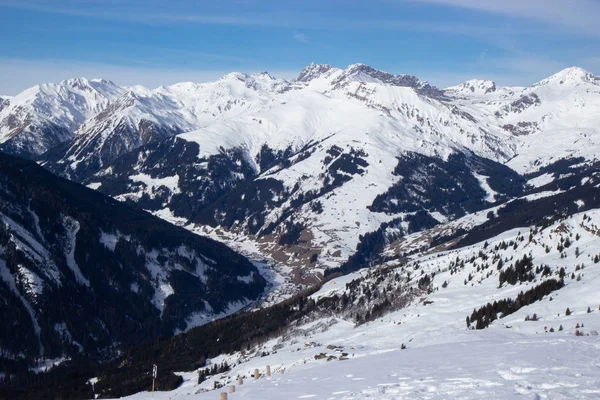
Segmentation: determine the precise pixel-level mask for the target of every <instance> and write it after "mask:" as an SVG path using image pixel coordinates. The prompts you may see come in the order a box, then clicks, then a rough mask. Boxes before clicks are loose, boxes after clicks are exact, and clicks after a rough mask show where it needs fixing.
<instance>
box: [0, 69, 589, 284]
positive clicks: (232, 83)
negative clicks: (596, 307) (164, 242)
mask: <svg viewBox="0 0 600 400" xmlns="http://www.w3.org/2000/svg"><path fill="white" fill-rule="evenodd" d="M50 88H52V89H50ZM81 93H85V95H83V94H81ZM599 95H600V80H599V78H597V77H596V76H594V75H593V74H591V73H589V72H587V71H584V70H582V69H580V68H576V67H573V68H568V69H566V70H563V71H560V72H559V73H557V74H555V75H553V76H551V77H549V78H547V79H544V80H542V81H540V82H538V83H536V84H534V85H532V86H530V87H501V86H498V85H496V84H495V83H494V82H491V81H478V80H472V81H467V82H465V83H463V84H461V85H458V86H455V87H451V88H447V89H444V90H440V89H437V88H435V87H432V86H431V85H429V84H428V83H427V82H423V81H420V80H419V79H418V78H416V77H413V76H408V75H392V74H388V73H385V72H382V71H379V70H376V69H374V68H372V67H369V66H367V65H363V64H354V65H351V66H349V67H348V68H346V69H339V68H335V67H331V66H329V65H317V64H311V65H309V66H307V67H306V68H304V69H303V70H302V71H301V73H300V74H299V76H298V78H297V79H295V80H292V81H286V80H282V79H276V78H274V77H272V76H270V75H269V74H268V73H260V74H255V75H246V74H241V73H232V74H228V75H226V76H224V77H223V78H221V79H220V80H218V81H216V82H211V83H203V84H194V83H181V84H176V85H173V86H168V87H160V88H158V89H155V90H149V89H146V88H142V87H127V88H120V87H117V86H115V85H114V84H113V83H111V82H109V81H103V80H92V81H86V80H83V79H79V80H68V81H64V82H62V83H60V84H58V85H41V86H39V87H37V88H34V89H30V90H28V91H26V92H24V93H23V94H20V95H18V96H15V97H14V98H11V99H9V100H8V102H9V104H8V106H5V107H4V110H3V111H2V112H1V114H0V116H1V118H2V120H5V121H8V120H11V121H15V120H18V121H19V122H18V123H16V122H15V123H14V124H13V125H15V126H19V128H18V129H20V132H22V133H18V134H14V135H13V136H11V138H10V139H8V140H6V141H5V142H4V143H3V144H2V146H3V147H2V148H3V149H4V150H5V151H8V152H13V153H15V154H21V155H24V154H25V155H29V156H32V157H35V158H36V159H37V160H38V162H40V163H41V165H43V166H45V167H46V168H48V169H49V170H51V171H52V172H54V173H56V174H58V175H60V176H63V177H66V178H68V179H72V180H74V181H76V182H80V183H83V184H85V185H88V186H89V187H92V188H94V189H96V190H99V191H101V192H103V193H105V194H108V195H110V196H112V197H114V198H117V199H119V200H124V201H129V202H132V203H136V204H138V205H140V206H142V207H143V208H144V209H146V210H149V211H151V212H153V213H157V214H159V215H161V216H162V217H163V218H167V219H169V220H171V221H178V223H180V224H183V225H186V226H187V227H188V228H189V229H192V230H197V231H200V232H202V233H204V234H209V235H212V236H213V237H214V238H217V239H219V240H222V241H225V242H227V243H230V244H234V243H237V244H236V245H237V246H238V248H239V249H241V250H245V251H254V252H255V253H257V254H259V255H266V256H268V258H272V259H275V260H276V261H279V262H284V263H286V264H287V265H290V266H292V267H293V268H294V269H295V270H298V271H301V272H298V274H297V275H298V279H297V280H298V281H303V279H304V277H305V278H306V279H307V280H308V281H311V280H313V281H314V279H313V278H314V277H315V276H317V277H318V276H319V275H322V274H323V273H324V271H325V270H326V269H327V268H335V267H337V266H339V265H340V264H342V263H344V262H345V261H346V260H348V258H349V257H350V256H351V255H353V254H354V253H355V252H356V249H357V245H359V243H360V241H361V237H364V236H365V235H368V234H369V233H372V232H375V231H377V230H378V229H383V228H382V227H384V228H385V229H387V230H390V226H393V227H394V229H395V231H396V235H403V234H407V233H411V232H413V231H415V230H420V229H422V228H423V227H430V226H432V225H435V224H438V223H440V222H445V221H447V220H451V219H454V218H457V217H460V216H462V215H464V214H465V213H468V212H473V211H477V210H479V209H482V208H485V207H486V206H488V205H490V204H494V203H495V202H499V201H502V200H505V199H507V198H510V197H511V196H516V195H519V194H523V190H524V186H525V182H524V179H523V176H524V175H525V174H528V173H535V172H536V171H539V170H540V168H542V167H545V166H548V165H549V164H552V163H554V162H557V161H559V160H562V159H575V158H578V157H583V158H584V159H586V160H593V159H595V155H596V153H597V152H596V148H597V146H598V135H597V130H598V128H597V127H598V126H599V124H598V122H599V121H598V119H599V118H600V117H598V115H600V113H599V112H598V111H600V109H599V107H600V106H599V104H600V103H599V102H598V98H599ZM70 98H71V99H73V100H71V103H70V102H69V101H68V99H70ZM38 104H39V105H38ZM42 104H43V106H42ZM25 110H27V111H25ZM48 110H52V111H51V112H50V116H46V115H45V113H47V112H48ZM94 111H97V113H96V114H95V115H92V114H94ZM19 112H20V113H21V114H24V115H27V116H28V117H27V118H19V117H18V116H17V115H20V114H18V113H19ZM86 116H87V119H86ZM59 117H60V118H59ZM28 121H36V122H35V123H34V122H28ZM42 121H45V122H42ZM27 123H29V124H28V125H27ZM44 123H46V124H48V126H53V128H48V130H43V128H41V126H42V125H43V124H44ZM58 127H60V129H61V132H64V133H65V134H64V135H63V136H61V137H58V136H57V135H54V134H53V132H55V131H56V130H58V129H59V128H58ZM35 129H42V130H43V132H44V135H42V136H43V137H44V138H47V139H43V140H42V139H40V140H36V143H39V142H52V143H56V142H60V144H58V145H56V146H54V147H51V148H50V149H49V150H48V151H46V152H43V153H42V154H39V153H41V151H36V149H33V148H31V147H27V145H26V142H27V140H26V138H27V137H31V135H33V133H32V132H34V131H35ZM66 132H69V134H67V133H66ZM69 135H70V137H71V138H70V139H68V138H67V136H69ZM19 138H21V139H19ZM49 138H52V139H49ZM17 143H19V144H22V145H21V146H17ZM15 146H17V147H15ZM440 180H443V181H444V182H443V184H444V185H445V186H446V187H445V188H444V190H442V191H440V190H438V183H439V181H440ZM307 266H308V267H307Z"/></svg>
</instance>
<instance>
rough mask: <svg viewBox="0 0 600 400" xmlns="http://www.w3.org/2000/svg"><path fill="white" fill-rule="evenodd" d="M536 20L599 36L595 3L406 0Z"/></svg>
mask: <svg viewBox="0 0 600 400" xmlns="http://www.w3.org/2000/svg"><path fill="white" fill-rule="evenodd" d="M410 1H413V2H418V3H429V4H439V5H446V6H452V7H460V8H465V9H472V10H478V11H484V12H488V13H494V14H501V15H507V16H511V17H516V18H527V19H532V20H539V21H543V22H546V23H552V24H558V25H561V26H563V27H568V28H571V29H573V30H576V31H578V32H580V33H585V34H591V35H594V36H600V24H598V16H599V15H600V2H598V1H597V0H410Z"/></svg>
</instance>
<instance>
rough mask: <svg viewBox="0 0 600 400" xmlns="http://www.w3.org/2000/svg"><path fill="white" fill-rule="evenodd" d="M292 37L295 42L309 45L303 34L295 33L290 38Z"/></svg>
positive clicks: (306, 37)
mask: <svg viewBox="0 0 600 400" xmlns="http://www.w3.org/2000/svg"><path fill="white" fill-rule="evenodd" d="M292 37H293V38H294V40H295V41H297V42H300V43H304V44H308V43H309V40H308V36H306V35H305V34H304V33H299V32H296V33H294V36H292Z"/></svg>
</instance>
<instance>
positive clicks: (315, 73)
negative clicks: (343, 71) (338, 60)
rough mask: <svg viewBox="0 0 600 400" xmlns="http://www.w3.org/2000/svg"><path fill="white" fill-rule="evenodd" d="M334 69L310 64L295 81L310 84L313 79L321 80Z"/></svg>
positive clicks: (326, 65) (324, 65)
mask: <svg viewBox="0 0 600 400" xmlns="http://www.w3.org/2000/svg"><path fill="white" fill-rule="evenodd" d="M332 69H333V67H332V66H331V65H329V64H315V63H310V64H308V65H307V66H306V67H304V68H303V69H302V71H300V75H298V77H297V78H296V79H295V80H296V82H310V81H312V80H313V79H316V78H319V77H321V76H322V75H324V74H326V73H327V72H329V71H331V70H332Z"/></svg>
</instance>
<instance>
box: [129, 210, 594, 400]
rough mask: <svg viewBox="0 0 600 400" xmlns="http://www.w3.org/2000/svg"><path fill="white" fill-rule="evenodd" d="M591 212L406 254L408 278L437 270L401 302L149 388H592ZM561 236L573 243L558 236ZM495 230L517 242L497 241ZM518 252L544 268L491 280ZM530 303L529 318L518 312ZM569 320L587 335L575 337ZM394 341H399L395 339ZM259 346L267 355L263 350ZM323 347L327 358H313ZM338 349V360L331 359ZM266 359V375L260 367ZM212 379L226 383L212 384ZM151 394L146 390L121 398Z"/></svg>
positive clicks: (385, 395)
mask: <svg viewBox="0 0 600 400" xmlns="http://www.w3.org/2000/svg"><path fill="white" fill-rule="evenodd" d="M599 222H600V212H598V211H588V212H587V213H586V214H583V213H581V214H578V215H575V216H573V217H571V218H569V219H566V220H564V221H559V222H556V223H555V224H553V225H551V226H549V227H547V228H545V229H543V230H535V231H530V230H529V228H522V229H514V230H511V231H507V232H504V233H503V234H501V235H499V236H497V237H496V238H493V239H489V240H488V241H487V245H486V244H484V243H479V244H476V245H473V246H470V247H466V248H462V249H459V250H452V251H447V252H441V253H435V254H429V255H421V256H415V258H414V259H413V260H412V261H411V262H409V263H408V264H407V265H405V266H404V269H400V268H398V269H397V270H396V271H398V273H400V274H401V276H402V277H403V278H402V279H404V277H405V275H402V274H406V273H407V272H411V274H412V276H414V277H419V276H420V275H421V271H423V273H427V274H431V273H432V272H436V274H435V277H434V279H433V287H434V290H433V292H432V293H430V294H427V293H426V292H422V294H421V295H420V296H417V298H416V299H415V300H414V301H412V302H411V304H409V305H408V306H407V307H405V308H402V309H400V310H397V311H394V312H391V313H389V314H386V315H384V316H383V317H381V318H379V319H377V320H375V321H373V322H370V323H367V324H364V325H361V326H358V327H356V326H355V324H354V322H353V321H347V320H343V319H340V318H338V317H324V318H321V319H317V320H315V321H312V322H306V323H304V324H303V325H301V326H294V327H293V328H292V330H291V331H290V332H288V334H286V335H285V336H284V337H281V338H276V339H273V340H271V341H269V342H267V343H264V344H263V345H262V346H259V347H254V348H253V349H251V350H250V351H248V352H247V353H246V354H241V353H234V354H229V355H222V356H219V357H217V358H215V359H212V360H210V362H211V363H219V364H220V363H221V362H223V361H226V362H227V363H228V364H229V365H233V366H234V367H233V369H232V370H231V371H229V372H227V373H224V374H221V375H217V376H211V377H209V378H208V379H207V380H206V381H204V382H202V383H201V384H200V385H199V384H198V383H197V380H198V375H197V373H196V372H195V371H192V372H185V373H181V375H182V376H183V378H184V383H183V384H182V385H181V386H180V387H179V388H178V389H176V390H174V391H171V392H157V393H155V395H154V398H155V399H157V400H167V399H170V400H173V399H181V400H187V399H198V400H210V399H215V400H216V399H219V394H220V393H221V392H223V391H227V386H228V385H235V386H236V392H235V393H232V394H229V396H228V399H229V400H232V399H233V400H235V399H257V400H258V399H264V400H275V399H277V400H280V399H285V400H291V399H327V400H334V399H339V400H343V399H347V400H350V399H381V400H386V399H482V398H492V399H493V398H496V399H599V398H600V336H598V331H599V330H600V309H599V305H600V294H599V293H600V291H599V289H600V263H595V262H594V258H595V256H596V255H598V254H599V253H600V240H598V237H599V236H600V230H598V228H597V227H598V226H599V225H600V224H599ZM530 233H531V240H529V239H528V237H529V235H530ZM566 238H570V240H571V241H572V244H571V245H570V246H568V247H565V248H563V247H561V246H559V245H560V243H561V242H564V241H565V240H566ZM503 241H504V242H505V243H509V242H513V243H514V245H510V246H507V247H503V246H500V245H501V243H502V242H503ZM483 249H486V254H487V256H488V257H489V259H487V262H488V263H490V267H488V268H485V269H481V268H478V267H481V265H482V264H483V263H484V261H485V260H483V259H482V258H480V256H478V254H479V252H480V250H483ZM523 255H528V256H531V257H532V258H533V263H534V265H535V266H539V265H542V264H543V265H548V266H549V267H550V268H551V270H552V273H551V276H548V277H542V276H541V275H537V277H536V279H535V280H534V281H533V282H527V281H526V282H523V283H517V284H516V285H509V284H506V283H505V284H503V285H502V286H501V287H499V285H498V270H497V268H496V266H495V265H494V264H493V263H492V261H491V260H492V257H495V256H498V257H501V258H502V259H503V260H505V266H507V265H508V264H509V263H513V262H514V261H516V260H519V259H521V258H522V257H523ZM456 259H460V260H462V261H464V267H461V268H459V269H458V270H457V271H453V272H451V271H450V270H449V269H448V266H449V264H450V263H451V262H453V261H454V260H456ZM506 260H508V261H506ZM417 263H418V267H417ZM417 268H418V269H417ZM560 268H564V270H565V273H566V276H565V287H563V288H562V289H560V290H558V291H555V292H553V293H551V294H550V295H547V296H545V297H544V298H543V299H542V300H540V301H537V302H534V303H532V304H530V305H528V306H525V307H523V308H521V309H519V310H518V311H516V312H514V313H513V314H510V315H508V316H506V317H504V318H499V319H497V320H495V321H494V322H493V323H492V324H491V325H490V326H489V327H488V328H486V329H484V330H470V329H467V327H466V323H465V319H466V317H467V316H468V315H470V314H471V312H472V311H473V309H474V308H479V307H481V306H483V305H485V304H486V303H488V302H493V301H495V300H500V299H504V298H512V299H515V298H516V297H517V294H518V293H519V292H521V291H527V290H528V289H531V288H533V287H535V286H537V285H539V284H540V283H541V282H543V281H545V280H546V279H550V278H557V276H556V274H557V273H558V269H560ZM365 275H366V271H359V272H356V273H353V274H351V275H349V276H344V277H341V278H336V279H335V280H333V281H331V282H328V283H326V284H325V285H324V286H323V288H322V289H321V290H320V291H319V292H317V293H316V294H314V295H313V298H319V297H321V296H331V295H333V294H334V293H341V292H343V291H345V290H346V284H347V283H348V282H350V281H351V280H352V279H355V278H359V277H361V276H365ZM468 276H472V279H468ZM366 279H367V280H368V279H372V278H369V277H367V278H366ZM444 282H446V285H442V284H443V283H444ZM444 286H445V287H444ZM567 307H568V308H569V309H570V315H567V312H566V308H567ZM588 307H589V308H588ZM534 313H535V314H536V316H537V320H535V321H533V320H531V318H526V317H528V316H533V314H534ZM577 331H579V332H582V333H583V335H584V336H576V334H575V333H576V332H577ZM403 344H404V345H405V346H406V349H401V347H402V345H403ZM332 346H336V347H332ZM263 352H266V353H268V355H266V356H264V357H261V354H262V353H263ZM320 353H325V354H326V355H327V356H335V359H334V358H332V359H331V361H327V359H326V358H325V359H315V355H318V354H320ZM343 353H347V360H340V359H339V358H340V356H341V355H342V354H343ZM174 356H175V357H176V355H174ZM266 365H270V366H271V371H272V376H271V377H265V376H264V375H265V368H266ZM149 368H151V365H149ZM255 368H258V369H259V371H260V373H261V378H260V379H259V380H257V381H255V380H254V379H253V378H252V377H251V374H252V372H253V371H254V369H255ZM159 370H160V366H159ZM281 371H284V373H282V372H281ZM238 376H244V377H245V381H244V384H243V385H242V386H238V385H237V382H236V380H237V377H238ZM215 382H218V383H219V384H221V385H225V387H224V388H221V389H217V390H211V389H213V387H214V383H215ZM149 389H150V388H149ZM150 398H151V394H150V393H148V392H144V393H138V394H136V395H133V396H130V397H127V399H130V400H142V399H150Z"/></svg>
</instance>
